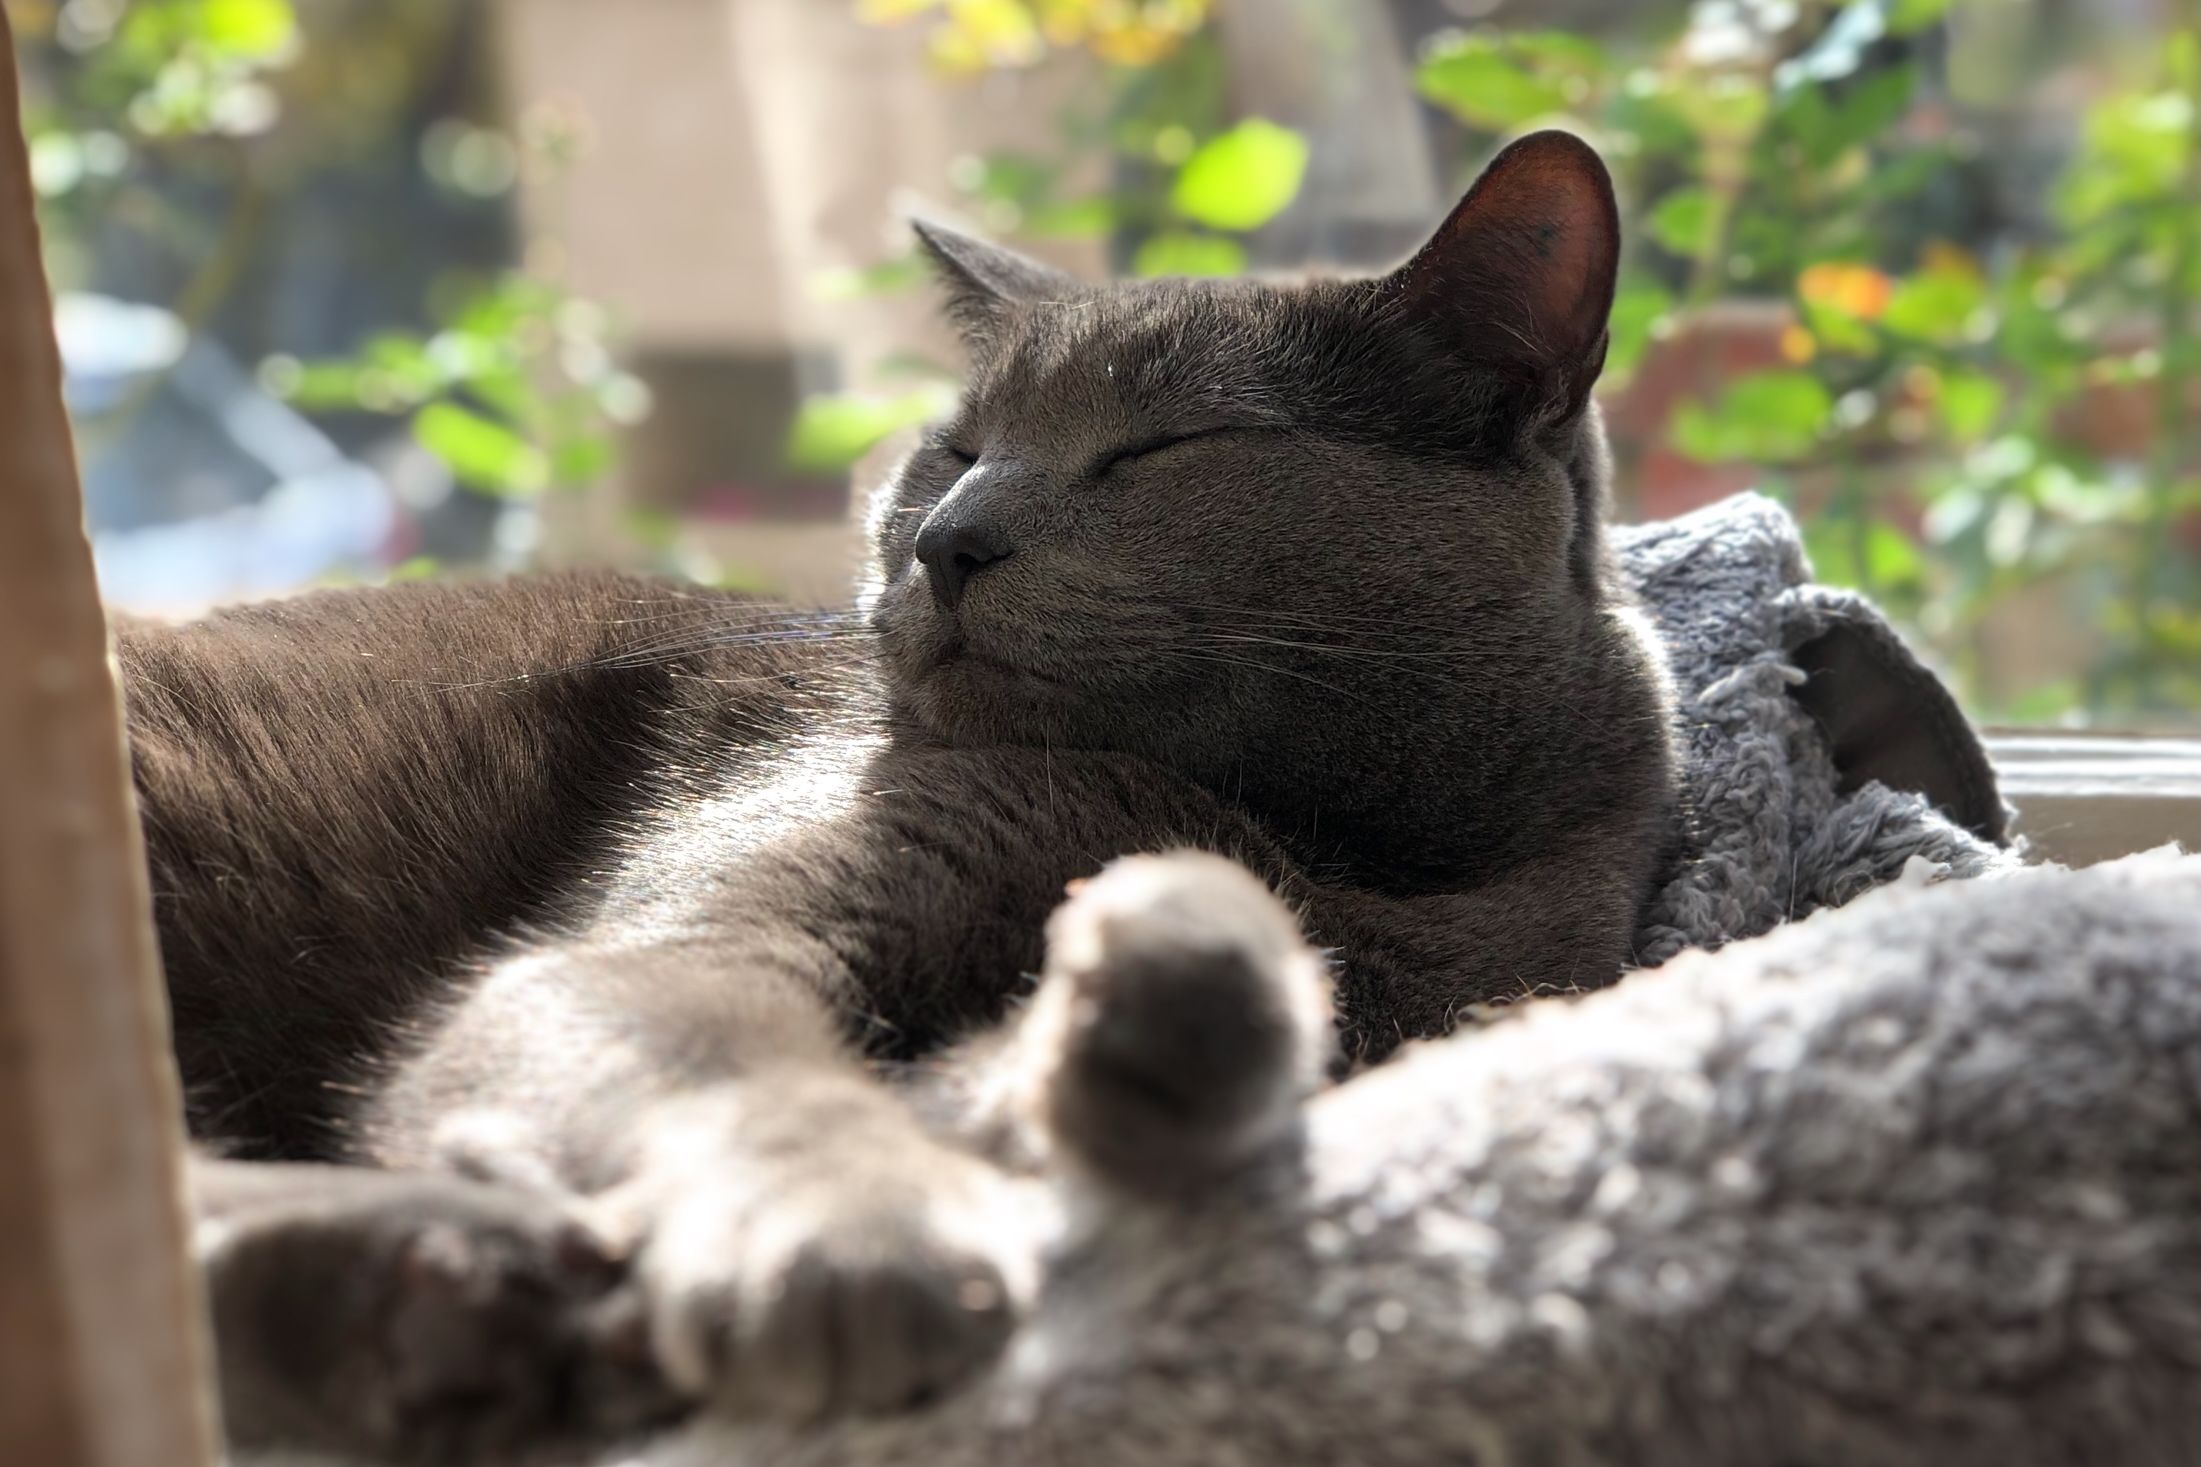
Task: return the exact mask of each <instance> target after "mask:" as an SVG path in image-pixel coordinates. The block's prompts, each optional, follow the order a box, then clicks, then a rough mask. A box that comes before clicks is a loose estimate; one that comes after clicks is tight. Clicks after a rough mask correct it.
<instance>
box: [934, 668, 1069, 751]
mask: <svg viewBox="0 0 2201 1467" xmlns="http://www.w3.org/2000/svg"><path fill="white" fill-rule="evenodd" d="M929 662H930V665H929V666H927V667H925V668H924V669H923V671H921V672H918V673H916V674H915V675H914V676H905V677H902V678H899V679H897V681H898V683H899V686H898V687H897V689H896V692H897V701H898V702H900V703H901V704H902V705H903V706H904V707H905V708H906V709H907V710H908V711H909V712H910V713H911V714H912V715H913V716H914V717H915V718H916V720H917V722H918V723H919V724H920V725H921V726H922V727H923V728H924V729H925V731H926V732H927V733H930V734H932V735H933V736H934V737H935V738H938V739H941V740H943V741H944V742H947V743H951V744H962V745H979V744H1001V743H1025V742H1030V741H1032V740H1035V739H1039V738H1044V737H1047V736H1049V735H1050V734H1059V733H1060V732H1062V731H1063V730H1065V729H1066V728H1067V725H1068V723H1069V719H1068V717H1067V715H1068V714H1069V713H1070V712H1071V710H1072V709H1073V707H1074V706H1075V704H1076V703H1077V701H1078V698H1077V693H1076V690H1075V689H1073V688H1072V687H1071V686H1070V685H1069V684H1067V683H1065V682H1064V681H1062V680H1061V679H1060V678H1056V677H1052V676H1050V675H1048V674H1046V673H1042V672H1039V671H1036V670H1034V669H1032V668H1028V667H1024V666H1022V665H1020V664H1018V663H1015V662H1012V661H1009V660H1008V659H1006V658H1003V657H998V656H995V655H992V654H990V653H984V652H977V651H974V650H972V649H971V648H969V647H968V646H956V647H952V648H948V649H944V650H942V651H941V652H940V653H938V654H937V655H936V656H934V657H933V658H931V659H929Z"/></svg>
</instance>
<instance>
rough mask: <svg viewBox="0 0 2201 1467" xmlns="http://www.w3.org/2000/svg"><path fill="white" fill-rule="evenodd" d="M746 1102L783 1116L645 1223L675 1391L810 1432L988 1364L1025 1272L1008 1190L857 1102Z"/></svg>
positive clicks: (708, 1133)
mask: <svg viewBox="0 0 2201 1467" xmlns="http://www.w3.org/2000/svg"><path fill="white" fill-rule="evenodd" d="M744 1088H749V1089H761V1088H762V1087H759V1086H753V1085H752V1086H745V1087H744ZM757 1103H758V1104H759V1105H762V1106H769V1107H775V1108H776V1109H777V1114H773V1115H769V1116H765V1117H751V1118H745V1119H746V1120H747V1121H748V1123H745V1124H737V1125H736V1126H735V1127H734V1134H735V1136H736V1137H737V1138H738V1140H737V1144H736V1145H734V1146H732V1147H720V1146H710V1147H708V1148H707V1149H706V1150H704V1151H702V1152H700V1153H698V1158H697V1164H696V1166H695V1167H694V1168H693V1169H692V1170H691V1171H690V1172H689V1180H688V1181H686V1182H685V1183H683V1184H682V1185H679V1186H678V1187H677V1188H676V1189H675V1190H673V1191H672V1192H671V1193H669V1194H667V1195H664V1196H663V1197H662V1198H661V1200H660V1201H658V1202H657V1203H655V1204H654V1205H653V1206H652V1212H653V1213H654V1216H653V1218H652V1220H651V1222H650V1223H649V1225H648V1241H647V1242H646V1244H645V1245H644V1249H643V1253H642V1256H641V1271H642V1276H643V1280H644V1283H645V1286H646V1288H647V1289H648V1292H649V1295H650V1298H651V1309H652V1319H653V1332H654V1336H655V1339H656V1345H657V1350H658V1355H659V1358H660V1359H661V1360H662V1361H663V1363H664V1365H665V1368H666V1369H667V1371H668V1372H669V1373H670V1374H671V1375H672V1376H673V1378H674V1379H675V1380H677V1381H678V1382H679V1383H680V1384H681V1385H682V1386H683V1387H684V1388H686V1389H688V1390H690V1391H692V1392H694V1393H695V1394H696V1395H697V1396H699V1397H702V1398H705V1399H707V1400H708V1401H709V1402H710V1403H711V1404H712V1405H713V1406H715V1407H716V1408H718V1409H720V1410H724V1411H727V1412H729V1413H731V1414H734V1415H739V1416H748V1417H771V1418H778V1419H782V1420H793V1421H807V1420H815V1419H818V1418H821V1417H827V1416H833V1415H839V1414H845V1413H873V1412H885V1411H896V1410H902V1409H906V1408H909V1407H912V1406H916V1405H920V1404H922V1403H924V1402H926V1401H929V1400H932V1399H935V1398H937V1397H938V1396H940V1395H942V1394H944V1393H946V1392H947V1391H949V1390H951V1389H953V1388H954V1387H956V1386H957V1385H959V1384H961V1383H962V1382H963V1381H964V1380H966V1379H967V1378H968V1377H969V1376H971V1375H972V1374H974V1373H975V1372H976V1371H978V1370H980V1369H981V1368H983V1367H984V1366H985V1365H987V1364H988V1363H990V1362H991V1361H992V1360H993V1359H994V1358H995V1357H996V1356H997V1355H998V1354H999V1353H1000V1352H1001V1349H1002V1346H1003V1345H1004V1344H1005V1343H1006V1342H1007V1340H1008V1338H1009V1336H1010V1334H1011V1332H1012V1331H1013V1329H1014V1327H1015V1322H1016V1319H1017V1315H1018V1312H1019V1309H1020V1306H1021V1304H1022V1303H1023V1302H1024V1300H1025V1299H1026V1298H1027V1297H1028V1295H1029V1293H1030V1290H1031V1287H1032V1275H1033V1272H1034V1269H1035V1264H1034V1261H1033V1249H1032V1248H1031V1246H1030V1244H1029V1242H1028V1229H1027V1227H1026V1226H1025V1223H1024V1220H1023V1219H1024V1210H1023V1207H1022V1205H1021V1203H1020V1201H1019V1199H1018V1197H1017V1195H1016V1184H1014V1183H1011V1182H1010V1181H1009V1180H1008V1179H1006V1178H1004V1177H1002V1176H1001V1175H1000V1174H999V1173H997V1172H996V1171H995V1170H994V1169H993V1168H991V1167H989V1166H987V1165H985V1164H984V1163H982V1162H980V1161H978V1160H976V1159H975V1158H972V1157H970V1156H967V1155H965V1154H963V1153H960V1152H956V1151H952V1150H948V1149H946V1148H944V1147H941V1146H939V1145H938V1144H936V1143H934V1142H932V1141H930V1140H929V1139H927V1138H925V1137H924V1136H923V1135H922V1134H921V1133H920V1132H918V1131H917V1129H916V1128H915V1126H914V1125H912V1124H910V1123H909V1122H908V1121H907V1120H906V1119H905V1118H899V1117H897V1118H896V1119H894V1120H892V1121H887V1122H884V1123H882V1122H881V1121H880V1118H879V1116H878V1114H877V1113H876V1111H875V1109H874V1106H875V1102H874V1101H873V1099H872V1098H871V1097H868V1096H866V1097H860V1098H859V1097H854V1096H850V1095H840V1096H831V1095H828V1096H825V1097H823V1098H821V1096H820V1093H819V1088H818V1087H816V1086H813V1085H810V1084H797V1085H796V1086H794V1087H793V1093H791V1094H784V1095H779V1096H772V1095H770V1094H769V1093H768V1092H767V1093H765V1094H763V1095H761V1096H760V1097H759V1100H758V1102H757ZM698 1134H699V1135H701V1136H704V1137H713V1136H715V1135H717V1134H722V1133H721V1132H720V1128H719V1127H717V1126H715V1125H712V1124H710V1123H709V1122H707V1121H706V1122H703V1123H701V1124H700V1125H699V1126H698ZM705 1157H708V1158H710V1159H709V1160H705V1159H704V1158H705Z"/></svg>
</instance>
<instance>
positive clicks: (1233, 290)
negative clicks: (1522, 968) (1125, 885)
mask: <svg viewBox="0 0 2201 1467" xmlns="http://www.w3.org/2000/svg"><path fill="white" fill-rule="evenodd" d="M1002 312H1003V316H1004V318H1005V319H1004V321H1003V323H1002V326H1001V330H1000V335H999V337H998V340H997V342H996V343H995V344H994V345H993V346H992V347H991V349H989V350H987V351H986V352H984V354H983V355H982V356H981V357H980V359H979V361H978V363H977V364H976V368H975V371H974V374H973V377H972V381H971V384H970V388H969V391H968V393H967V394H966V396H965V399H964V402H963V404H962V407H961V409H960V411H959V412H958V413H957V414H956V415H955V416H954V417H953V418H952V419H951V420H950V421H948V422H947V423H945V424H943V425H941V426H940V427H939V428H938V429H937V430H935V431H934V432H933V433H932V434H931V435H930V436H929V437H928V439H927V441H926V443H925V444H924V445H923V446H922V447H921V448H919V449H918V450H917V451H916V452H914V453H913V454H912V455H911V456H910V457H909V458H908V459H907V460H906V461H905V462H904V463H903V465H902V466H901V468H900V470H899V472H898V473H897V474H896V475H895V476H894V478H893V479H892V480H891V481H890V482H889V483H888V484H887V485H886V486H885V487H884V488H883V489H882V490H881V500H880V503H879V505H878V506H877V508H876V512H875V513H874V514H873V516H872V520H871V523H872V524H873V526H874V527H875V532H876V545H875V550H876V562H875V566H874V573H873V577H872V580H871V583H870V586H869V589H868V591H867V597H866V605H867V606H868V608H869V610H870V612H871V614H872V616H873V618H874V621H875V624H876V625H877V627H878V628H879V631H880V633H881V635H882V637H883V640H884V647H885V651H886V655H887V665H888V667H889V669H890V671H891V678H892V692H893V696H894V701H895V704H896V706H897V708H898V710H899V711H900V712H901V713H902V714H903V715H904V716H906V717H907V718H908V719H910V720H911V721H913V722H914V723H915V724H917V725H918V726H920V727H921V728H923V729H924V730H926V731H927V732H929V733H931V734H934V735H936V736H938V737H939V738H941V739H943V740H946V741H948V742H950V743H954V744H959V745H977V744H990V743H1015V744H1031V745H1048V746H1052V747H1058V748H1063V747H1068V748H1081V747H1082V748H1107V749H1120V750H1125V751H1129V752H1133V753H1137V754H1141V755H1144V756H1146V757H1148V758H1151V759H1154V760H1156V761H1158V762H1160V763H1163V764H1165V765H1167V766H1169V767H1170V768H1172V769H1175V770H1177V771H1180V772H1182V773H1184V774H1187V775H1189V776H1191V777H1193V778H1195V779H1198V780H1199V781H1201V782H1202V783H1204V784H1207V785H1208V786H1210V787H1211V788H1213V789H1215V790H1217V791H1219V792H1222V793H1224V794H1226V795H1227V796H1229V797H1231V798H1233V799H1237V800H1243V801H1244V802H1245V803H1246V804H1247V805H1249V806H1250V807H1252V808H1253V809H1254V810H1255V811H1257V812H1258V813H1259V814H1260V815H1261V816H1263V817H1264V818H1265V819H1266V820H1267V821H1269V822H1270V824H1271V826H1272V828H1274V829H1275V830H1277V831H1278V832H1279V833H1280V834H1282V835H1283V836H1284V837H1285V838H1286V839H1287V840H1288V841H1289V842H1290V843H1292V844H1293V845H1294V846H1295V847H1297V848H1299V849H1300V850H1302V851H1303V852H1304V853H1305V854H1306V855H1307V856H1308V857H1309V858H1311V859H1313V860H1315V861H1317V862H1318V863H1324V864H1335V865H1336V866H1337V867H1339V868H1342V869H1344V870H1346V871H1349V872H1352V873H1354V874H1358V875H1363V876H1367V877H1370V878H1375V879H1381V880H1384V881H1386V882H1387V883H1404V884H1406V885H1409V886H1420V885H1424V884H1434V885H1443V884H1448V883H1452V882H1456V880H1457V879H1458V878H1460V877H1461V876H1463V875H1464V876H1470V877H1473V876H1478V875H1487V874H1489V873H1491V872H1492V871H1494V870H1496V869H1500V868H1502V867H1504V866H1505V865H1507V864H1509V863H1511V862H1513V861H1516V860H1519V859H1521V858H1522V857H1524V856H1526V855H1530V854H1534V853H1537V852H1540V851H1544V850H1547V849H1549V848H1550V846H1551V844H1552V841H1553V837H1554V836H1555V834H1559V833H1563V832H1572V831H1579V830H1581V829H1583V828H1584V827H1587V826H1590V825H1597V824H1603V823H1607V822H1611V821H1612V820H1613V819H1614V817H1615V816H1616V814H1618V815H1622V816H1624V817H1632V818H1631V819H1627V820H1626V821H1625V822H1624V823H1627V824H1630V825H1631V826H1632V829H1630V831H1629V832H1628V838H1629V839H1632V840H1633V841H1635V842H1637V843H1639V844H1640V845H1643V846H1647V845H1648V844H1649V843H1650V842H1651V841H1652V840H1653V836H1652V834H1651V825H1652V823H1653V822H1654V821H1655V819H1656V818H1657V815H1658V813H1659V810H1660V801H1661V799H1662V797H1663V792H1664V788H1665V759H1666V742H1665V740H1666V731H1665V720H1664V710H1663V706H1662V703H1661V695H1660V691H1659V688H1660V684H1659V678H1658V675H1657V673H1656V671H1655V659H1654V658H1653V656H1652V655H1651V654H1650V653H1649V651H1648V650H1647V649H1646V646H1645V644H1644V643H1643V641H1642V640H1641V639H1640V638H1639V637H1638V636H1637V634H1636V632H1635V629H1634V626H1633V623H1632V620H1631V618H1630V617H1629V616H1628V615H1627V614H1626V606H1625V602H1624V598H1623V597H1622V595H1621V593H1619V592H1618V591H1617V590H1615V589H1614V583H1613V580H1612V577H1611V575H1610V573H1609V570H1608V567H1607V562H1606V555H1605V551H1604V546H1603V535H1602V527H1601V519H1602V511H1603V507H1604V500H1605V479H1606V473H1607V469H1606V461H1605V451H1604V444H1603V435H1602V431H1601V428H1600V425H1599V423H1598V420H1597V417H1596V413H1595V410H1594V409H1591V410H1589V411H1587V412H1585V413H1583V414H1582V415H1580V416H1577V417H1575V418H1573V419H1570V420H1568V421H1565V422H1562V423H1559V424H1557V425H1555V426H1553V427H1551V428H1550V429H1549V430H1548V431H1546V432H1543V433H1536V434H1521V433H1519V432H1517V431H1515V430H1517V429H1518V427H1519V421H1518V419H1515V420H1513V421H1510V422H1508V421H1504V420H1503V419H1500V418H1497V417H1494V416H1493V414H1494V413H1495V412H1496V411H1497V409H1498V408H1499V407H1502V406H1503V405H1504V403H1505V398H1504V392H1505V389H1506V387H1507V384H1506V383H1505V382H1504V381H1503V380H1502V379H1490V378H1478V375H1477V374H1476V373H1474V372H1472V371H1468V370H1463V368H1462V366H1461V364H1460V363H1459V362H1458V361H1457V360H1455V359H1453V358H1452V357H1450V356H1448V355H1447V354H1446V352H1445V350H1444V347H1443V345H1442V343H1441V342H1439V341H1438V340H1436V339H1435V337H1434V335H1433V333H1431V332H1430V331H1429V330H1428V329H1427V328H1426V323H1423V322H1419V321H1416V320H1414V319H1412V318H1411V317H1409V316H1405V315H1402V314H1401V313H1400V312H1399V311H1398V310H1396V309H1395V308H1392V307H1391V306H1389V304H1388V298H1387V296H1386V295H1385V293H1384V291H1383V290H1382V282H1379V281H1358V282H1318V283H1312V284H1305V285H1272V284H1264V283H1253V282H1234V283H1229V284H1218V283H1191V282H1182V281H1161V282H1151V283H1136V284H1123V285H1115V286H1106V287H1092V288H1087V287H1070V286H1068V284H1067V282H1065V284H1064V287H1063V288H1061V290H1060V292H1059V293H1058V294H1052V295H1049V296H1047V297H1045V298H1041V299H1034V300H1023V301H1015V302H1009V303H1004V305H1003V307H1002ZM1147 445H1160V446H1158V447H1155V448H1153V450H1152V451H1150V452H1143V453H1137V452H1134V453H1132V454H1131V455H1130V456H1122V455H1123V454H1124V451H1125V450H1127V449H1132V450H1136V449H1139V448H1141V447H1144V446H1147ZM951 491H952V492H956V493H959V494H962V495H966V496H982V497H983V498H984V499H985V500H986V501H988V502H989V504H988V513H989V514H991V515H993V516H996V517H997V518H998V521H999V523H1000V524H1001V526H1002V527H1003V529H1004V531H1005V533H1006V535H1007V538H1008V539H1009V540H1010V541H1011V542H1012V543H1013V544H1014V545H1015V547H1016V548H1015V552H1014V554H1013V555H1012V556H1010V557H1009V558H1008V559H1007V560H1005V561H1003V562H1001V563H999V564H997V565H993V566H989V567H987V568H986V569H985V570H984V571H983V572H982V573H980V574H978V575H977V576H975V577H973V579H972V580H971V582H970V584H969V586H968V588H967V589H966V591H965V593H964V595H963V597H962V599H961V601H960V604H959V605H958V607H957V609H956V610H955V611H953V612H950V611H948V610H945V609H944V608H943V607H941V606H940V605H939V604H937V603H936V601H935V598H934V597H933V596H932V595H931V594H930V590H929V587H928V585H927V574H928V573H927V571H926V570H925V568H924V567H923V566H922V565H920V564H918V563H916V562H915V561H914V560H913V558H912V544H913V541H914V539H915V537H916V533H917V529H918V527H919V525H920V524H922V522H923V517H924V514H925V512H926V511H927V510H928V509H930V507H931V506H933V505H934V504H936V503H938V502H939V501H940V500H941V499H942V498H943V496H945V495H947V494H949V493H950V492H951ZM1621 858H1622V859H1626V860H1632V861H1641V860H1642V859H1644V858H1643V857H1642V855H1641V854H1639V853H1638V852H1629V853H1627V854H1626V855H1625V856H1623V857H1621Z"/></svg>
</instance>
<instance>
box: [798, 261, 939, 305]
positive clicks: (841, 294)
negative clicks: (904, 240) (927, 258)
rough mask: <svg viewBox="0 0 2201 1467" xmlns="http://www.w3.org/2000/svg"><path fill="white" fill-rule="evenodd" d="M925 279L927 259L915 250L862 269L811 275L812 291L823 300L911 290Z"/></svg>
mask: <svg viewBox="0 0 2201 1467" xmlns="http://www.w3.org/2000/svg"><path fill="white" fill-rule="evenodd" d="M924 278H925V262H924V260H923V259H922V258H921V257H920V256H919V255H918V254H917V252H916V251H915V250H911V251H909V252H908V253H907V254H901V255H896V256H895V257H894V258H893V259H891V260H881V261H880V262H879V263H878V264H876V265H866V266H864V267H863V268H862V269H860V270H823V271H820V272H819V273H818V274H817V275H814V276H812V277H811V281H810V291H811V294H812V295H814V296H816V297H817V298H818V299H819V300H821V301H849V300H861V299H863V298H865V297H867V296H878V295H892V294H894V293H896V292H897V291H904V290H908V289H910V288H911V287H913V286H915V285H917V284H918V283H919V282H920V281H922V280H923V279H924Z"/></svg>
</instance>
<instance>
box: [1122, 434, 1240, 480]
mask: <svg viewBox="0 0 2201 1467" xmlns="http://www.w3.org/2000/svg"><path fill="white" fill-rule="evenodd" d="M1230 431H1231V430H1230V429H1228V428H1201V429H1197V430H1195V431H1193V432H1190V433H1165V434H1162V435H1160V436H1158V437H1154V438H1147V439H1142V440H1140V441H1139V442H1136V443H1132V444H1129V445H1126V446H1125V447H1123V448H1118V449H1115V450H1113V451H1111V452H1109V453H1105V454H1103V455H1101V457H1100V459H1099V461H1098V462H1096V463H1095V464H1094V465H1093V477H1094V478H1096V479H1098V478H1100V477H1102V476H1103V475H1105V474H1106V473H1107V472H1108V471H1109V470H1110V469H1113V468H1115V467H1117V466H1118V465H1119V464H1124V463H1128V462H1130V461H1131V460H1133V459H1140V458H1146V457H1149V456H1151V455H1153V454H1157V453H1161V452H1164V451H1165V450H1168V449H1172V448H1178V447H1181V446H1182V445H1184V444H1187V443H1192V442H1196V441H1198V440H1200V439H1203V438H1213V437H1216V436H1217V435H1218V434H1222V433H1228V432H1230Z"/></svg>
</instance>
